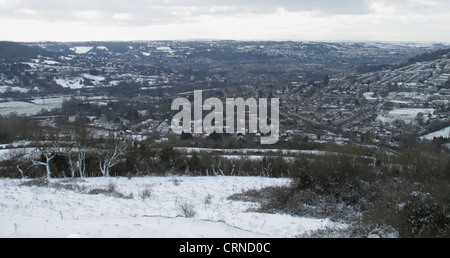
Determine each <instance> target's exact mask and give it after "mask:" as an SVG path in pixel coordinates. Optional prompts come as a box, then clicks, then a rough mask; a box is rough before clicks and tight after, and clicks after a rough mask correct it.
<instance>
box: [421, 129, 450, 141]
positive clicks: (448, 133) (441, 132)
mask: <svg viewBox="0 0 450 258" xmlns="http://www.w3.org/2000/svg"><path fill="white" fill-rule="evenodd" d="M435 137H436V138H439V137H443V138H449V137H450V126H449V127H446V128H444V129H442V130H439V131H437V132H434V133H430V134H427V135H425V136H424V137H422V139H427V140H433V139H434V138H435Z"/></svg>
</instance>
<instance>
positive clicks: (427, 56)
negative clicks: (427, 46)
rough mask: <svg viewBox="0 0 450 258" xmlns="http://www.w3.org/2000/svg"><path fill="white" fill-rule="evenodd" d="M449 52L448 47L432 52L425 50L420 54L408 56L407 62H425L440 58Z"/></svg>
mask: <svg viewBox="0 0 450 258" xmlns="http://www.w3.org/2000/svg"><path fill="white" fill-rule="evenodd" d="M448 53H450V48H446V49H439V50H436V51H433V52H427V53H424V54H422V55H418V56H416V57H413V58H410V59H409V61H408V64H412V63H417V62H426V61H435V60H437V59H440V58H442V56H443V55H446V54H448Z"/></svg>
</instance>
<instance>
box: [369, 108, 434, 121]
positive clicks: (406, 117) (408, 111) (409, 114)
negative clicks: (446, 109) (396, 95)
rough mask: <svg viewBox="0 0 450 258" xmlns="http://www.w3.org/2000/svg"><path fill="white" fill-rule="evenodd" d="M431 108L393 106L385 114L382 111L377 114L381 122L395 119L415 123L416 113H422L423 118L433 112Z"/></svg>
mask: <svg viewBox="0 0 450 258" xmlns="http://www.w3.org/2000/svg"><path fill="white" fill-rule="evenodd" d="M434 111H435V110H434V109H432V108H395V109H393V110H391V111H389V112H388V113H387V114H386V113H383V114H381V115H379V116H378V120H379V121H381V122H383V123H392V122H393V121H395V120H397V119H398V120H400V121H404V122H405V123H416V121H415V119H416V117H417V114H419V113H423V114H424V117H425V119H426V118H427V116H428V115H430V114H431V115H432V114H433V113H434Z"/></svg>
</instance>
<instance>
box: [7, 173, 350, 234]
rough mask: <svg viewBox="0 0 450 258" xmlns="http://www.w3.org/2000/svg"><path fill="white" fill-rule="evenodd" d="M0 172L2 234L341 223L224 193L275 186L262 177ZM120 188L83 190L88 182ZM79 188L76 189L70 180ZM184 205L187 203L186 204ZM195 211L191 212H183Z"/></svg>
mask: <svg viewBox="0 0 450 258" xmlns="http://www.w3.org/2000/svg"><path fill="white" fill-rule="evenodd" d="M22 182H23V181H22V180H12V179H2V180H0V237H8V238H9V237H11V238H14V237H46V238H47V237H51V238H53V237H81V238H84V237H94V238H102V237H112V238H124V237H138V238H141V237H144V238H147V237H148V238H180V237H182V238H197V237H199V238H266V237H271V238H291V237H295V236H297V235H299V234H302V233H306V232H309V231H312V230H317V229H324V228H327V227H330V228H333V227H342V226H345V225H342V224H338V223H334V222H332V221H330V220H322V219H312V218H300V217H292V216H289V215H284V214H264V213H257V212H251V211H250V210H251V209H254V208H256V207H257V204H255V203H249V202H242V201H233V200H229V199H228V197H229V196H230V195H232V194H235V193H240V192H242V191H243V190H248V189H258V188H262V187H266V186H280V185H285V184H288V183H289V180H288V179H270V178H260V177H176V178H175V177H174V178H171V177H147V178H132V179H128V178H90V179H83V180H78V181H70V182H64V181H62V180H52V183H53V184H59V185H60V186H61V185H64V184H65V185H70V186H71V188H72V189H67V188H65V187H59V188H57V187H37V186H31V187H30V186H20V184H21V183H22ZM111 186H113V187H112V188H114V189H115V192H116V193H121V194H122V195H123V196H122V197H120V196H118V195H117V194H105V193H100V194H97V195H93V194H88V193H89V192H91V191H92V190H93V189H97V191H98V189H107V188H111ZM74 187H75V188H76V190H74V189H73V188H74ZM183 208H184V211H183ZM186 211H192V212H193V213H194V216H193V217H186V213H187V212H186Z"/></svg>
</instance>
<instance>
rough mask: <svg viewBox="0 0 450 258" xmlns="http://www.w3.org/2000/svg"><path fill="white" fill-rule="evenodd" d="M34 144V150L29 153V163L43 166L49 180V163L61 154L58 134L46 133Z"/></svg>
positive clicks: (53, 132)
mask: <svg viewBox="0 0 450 258" xmlns="http://www.w3.org/2000/svg"><path fill="white" fill-rule="evenodd" d="M42 139H44V140H42ZM34 144H35V146H36V149H35V150H34V151H33V152H32V153H31V156H30V157H31V162H32V163H33V165H34V166H44V167H45V171H46V176H47V179H48V180H49V179H50V178H51V176H52V171H51V166H50V162H51V161H52V160H53V159H54V158H55V157H56V156H57V155H58V153H60V152H61V141H60V139H59V133H58V131H57V130H51V131H49V132H46V133H44V136H41V137H39V138H37V140H35V143H34Z"/></svg>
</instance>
